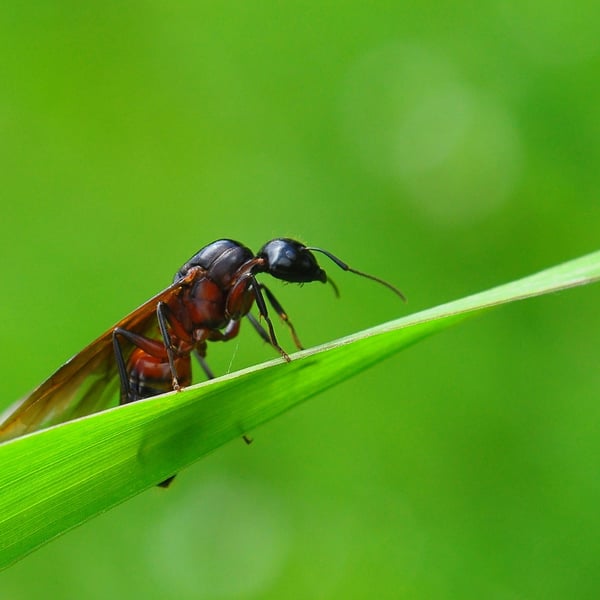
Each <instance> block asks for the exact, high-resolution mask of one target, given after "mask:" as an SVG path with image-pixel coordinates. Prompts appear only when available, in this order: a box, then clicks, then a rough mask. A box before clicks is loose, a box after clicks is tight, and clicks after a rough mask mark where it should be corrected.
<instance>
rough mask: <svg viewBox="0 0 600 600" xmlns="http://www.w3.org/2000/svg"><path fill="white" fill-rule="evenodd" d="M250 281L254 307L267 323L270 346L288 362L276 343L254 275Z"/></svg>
mask: <svg viewBox="0 0 600 600" xmlns="http://www.w3.org/2000/svg"><path fill="white" fill-rule="evenodd" d="M251 279H252V289H253V290H254V297H255V298H256V306H258V312H259V313H260V316H261V317H262V318H263V319H264V320H265V321H266V322H267V327H268V328H269V337H270V338H271V345H272V346H273V347H275V348H276V349H277V351H278V352H279V354H281V356H283V358H284V360H285V361H286V362H290V360H291V359H290V357H289V356H288V354H287V352H286V351H285V350H284V349H283V348H282V347H281V346H280V345H279V343H278V342H277V338H276V337H275V329H274V328H273V323H272V322H271V319H270V318H269V311H268V310H267V304H266V302H265V299H264V298H263V295H262V292H261V285H260V283H258V281H256V277H254V275H252V276H251Z"/></svg>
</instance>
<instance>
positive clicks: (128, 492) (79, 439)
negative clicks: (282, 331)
mask: <svg viewBox="0 0 600 600" xmlns="http://www.w3.org/2000/svg"><path fill="white" fill-rule="evenodd" d="M599 279H600V252H595V253H593V254H589V255H587V256H584V257H581V258H579V259H576V260H573V261H570V262H567V263H564V264H562V265H558V266H556V267H553V268H551V269H548V270H546V271H542V272H540V273H537V274H535V275H532V276H530V277H526V278H524V279H521V280H518V281H515V282H512V283H509V284H506V285H503V286H500V287H497V288H494V289H491V290H488V291H486V292H483V293H480V294H476V295H473V296H469V297H466V298H463V299H461V300H457V301H455V302H451V303H448V304H444V305H441V306H438V307H436V308H433V309H430V310H426V311H423V312H420V313H417V314H414V315H411V316H408V317H406V318H402V319H398V320H396V321H392V322H389V323H386V324H384V325H381V326H378V327H375V328H372V329H369V330H366V331H363V332H360V333H357V334H354V335H352V336H349V337H347V338H343V339H341V340H337V341H335V342H332V343H329V344H326V345H324V346H320V347H318V348H314V349H311V350H307V351H303V352H299V353H297V354H295V355H294V356H293V361H292V362H291V363H289V364H286V363H283V362H282V361H281V360H274V361H271V362H268V363H265V364H262V365H259V366H257V367H253V368H250V369H246V370H244V371H240V372H237V373H234V374H231V375H228V376H226V377H222V378H219V379H216V380H213V381H210V382H207V383H204V384H200V385H197V386H192V387H190V388H188V389H186V390H184V391H182V392H179V393H176V394H175V393H172V394H166V395H164V396H160V397H155V398H151V399H148V400H144V401H141V402H137V403H134V404H129V405H126V406H123V407H120V408H117V409H113V410H109V411H105V412H103V413H99V414H96V415H92V416H89V417H85V418H82V419H78V420H76V421H71V422H69V423H65V424H63V425H60V426H57V427H53V428H50V429H47V430H45V431H41V432H39V433H35V434H32V435H28V436H25V437H22V438H19V439H16V440H13V441H10V442H6V443H4V444H2V445H0V461H1V464H2V470H1V472H0V567H5V566H7V565H9V564H11V563H12V562H14V561H16V560H18V559H19V558H21V557H22V556H24V555H25V554H27V553H28V552H31V551H32V550H33V549H35V548H36V547H38V546H40V545H41V544H43V543H45V542H47V541H49V540H51V539H52V538H54V537H56V536H57V535H60V534H61V533H64V532H65V531H67V530H69V529H71V528H72V527H75V526H77V525H79V524H80V523H82V522H84V521H86V520H87V519H90V518H91V517H93V516H94V515H96V514H99V513H100V512H103V511H105V510H107V509H109V508H111V507H112V506H115V505H116V504H118V503H120V502H123V501H124V500H126V499H127V498H130V497H131V496H133V495H135V494H138V493H139V492H141V491H142V490H144V489H147V488H148V487H151V486H152V485H154V484H156V483H157V482H159V481H161V480H162V479H165V478H166V477H168V476H169V475H171V474H173V473H175V472H177V471H179V470H181V469H182V468H183V467H185V466H186V465H189V464H190V463H192V462H193V461H195V460H197V459H198V458H200V457H201V456H203V455H205V454H207V453H208V452H210V451H212V450H214V449H215V448H218V447H219V446H221V445H222V444H224V443H225V442H227V441H229V440H231V439H234V438H237V437H239V436H240V435H241V434H242V433H244V432H246V431H248V430H251V429H254V428H255V427H257V426H258V425H260V424H262V423H264V422H266V421H268V420H269V419H272V418H273V417H275V416H277V415H278V414H281V413H282V412H284V411H286V410H288V409H289V408H291V407H293V406H295V405H296V404H298V403H300V402H302V401H304V400H306V399H308V398H310V397H311V396H314V395H316V394H318V393H320V392H322V391H323V390H325V389H327V388H329V387H331V386H333V385H336V384H337V383H339V382H341V381H343V380H345V379H348V378H349V377H351V376H352V375H355V374H357V373H359V372H360V371H362V370H364V369H366V368H367V367H369V366H370V365H372V364H374V363H376V362H379V361H381V360H383V359H384V358H386V357H387V356H389V355H391V354H393V353H395V352H398V351H399V350H401V349H402V348H405V347H407V346H409V345H410V344H413V343H415V342H417V341H419V340H421V339H423V338H424V337H426V336H428V335H431V334H433V333H435V332H438V331H441V330H443V329H445V328H447V327H449V326H450V325H453V324H454V323H456V322H458V321H460V320H462V319H464V318H466V317H468V316H469V315H472V314H476V313H479V312H481V311H485V310H488V309H490V308H491V307H494V306H496V305H499V304H503V303H507V302H512V301H515V300H520V299H523V298H528V297H531V296H537V295H541V294H546V293H550V292H555V291H558V290H562V289H566V288H570V287H573V286H577V285H584V284H588V283H592V282H594V281H598V280H599Z"/></svg>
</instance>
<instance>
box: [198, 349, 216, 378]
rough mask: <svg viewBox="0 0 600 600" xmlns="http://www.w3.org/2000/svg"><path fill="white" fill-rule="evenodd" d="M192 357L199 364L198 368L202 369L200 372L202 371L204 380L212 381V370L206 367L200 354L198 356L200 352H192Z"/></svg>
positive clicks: (206, 364)
mask: <svg viewBox="0 0 600 600" xmlns="http://www.w3.org/2000/svg"><path fill="white" fill-rule="evenodd" d="M194 356H195V357H196V360H197V361H198V362H199V363H200V366H201V367H202V370H203V371H204V374H205V375H206V378H207V379H214V378H215V374H214V373H213V372H212V369H211V368H210V367H209V366H208V363H207V362H206V359H205V358H204V356H202V354H200V352H199V351H198V350H194Z"/></svg>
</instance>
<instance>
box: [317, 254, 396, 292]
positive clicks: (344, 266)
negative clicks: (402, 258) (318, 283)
mask: <svg viewBox="0 0 600 600" xmlns="http://www.w3.org/2000/svg"><path fill="white" fill-rule="evenodd" d="M306 249H307V250H311V251H313V252H321V253H322V254H324V255H325V256H326V257H327V258H329V259H330V260H332V261H333V262H334V263H335V264H336V265H337V266H338V267H339V268H340V269H342V270H343V271H349V272H350V273H354V274H355V275H360V276H361V277H366V278H367V279H372V280H373V281H376V282H377V283H380V284H381V285H385V287H386V288H388V289H390V290H392V292H394V294H396V295H397V296H400V298H401V299H402V301H403V302H406V298H405V296H404V294H403V293H402V292H401V291H400V290H399V289H398V288H397V287H394V286H393V285H392V284H391V283H388V282H387V281H384V280H383V279H379V277H375V275H369V274H368V273H363V272H362V271H358V270H356V269H353V268H352V267H349V266H348V265H347V264H346V263H345V262H344V261H342V260H340V259H339V258H338V257H337V256H334V255H333V254H331V252H328V251H327V250H323V249H322V248H310V247H308V248H306ZM327 280H328V281H329V282H330V283H331V285H333V289H334V290H335V291H336V296H338V295H339V293H338V291H337V286H336V285H335V283H333V281H332V280H331V279H329V278H327Z"/></svg>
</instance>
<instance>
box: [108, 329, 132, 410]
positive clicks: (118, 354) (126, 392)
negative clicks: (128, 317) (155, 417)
mask: <svg viewBox="0 0 600 600" xmlns="http://www.w3.org/2000/svg"><path fill="white" fill-rule="evenodd" d="M118 333H121V331H120V327H117V329H115V330H114V331H113V334H112V341H113V349H114V352H115V359H116V361H117V369H118V370H119V379H120V380H121V397H120V399H119V404H125V402H126V401H127V399H128V398H129V397H130V395H131V389H130V386H129V375H128V374H127V366H126V364H125V357H124V356H123V350H122V349H121V344H119V338H118V337H117V334H118Z"/></svg>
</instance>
